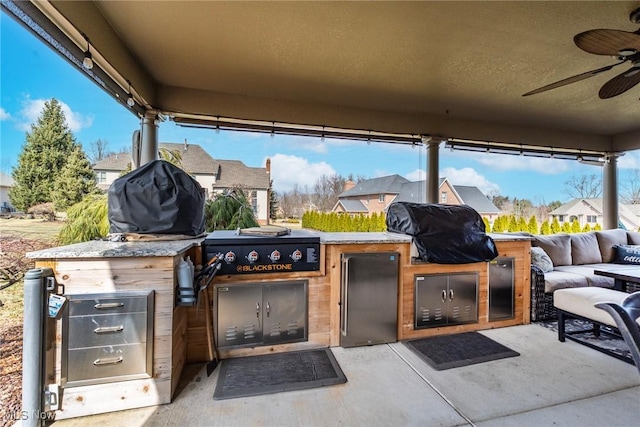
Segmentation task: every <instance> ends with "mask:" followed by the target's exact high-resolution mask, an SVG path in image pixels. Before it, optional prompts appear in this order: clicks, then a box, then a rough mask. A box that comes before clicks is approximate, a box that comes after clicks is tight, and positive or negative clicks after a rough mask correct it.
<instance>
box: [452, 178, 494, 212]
mask: <svg viewBox="0 0 640 427" xmlns="http://www.w3.org/2000/svg"><path fill="white" fill-rule="evenodd" d="M453 188H454V189H455V190H456V192H457V193H458V195H459V196H460V198H461V199H462V200H463V201H464V203H465V204H466V205H469V206H471V207H472V208H474V209H475V210H477V211H478V212H482V213H496V214H497V213H500V209H498V208H497V207H496V205H494V204H493V203H492V202H491V200H489V198H488V197H487V196H485V195H484V194H483V193H482V191H480V189H479V188H478V187H472V186H470V185H454V186H453Z"/></svg>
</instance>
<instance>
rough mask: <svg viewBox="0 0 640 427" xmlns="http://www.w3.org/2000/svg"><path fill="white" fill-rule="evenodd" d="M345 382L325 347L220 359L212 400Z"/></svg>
mask: <svg viewBox="0 0 640 427" xmlns="http://www.w3.org/2000/svg"><path fill="white" fill-rule="evenodd" d="M346 382H347V378H346V377H345V376H344V373H343V372H342V369H341V368H340V365H338V362H337V361H336V359H335V357H334V356H333V353H332V352H331V350H329V349H328V348H325V349H320V350H305V351H294V352H287V353H278V354H268V355H264V356H251V357H240V358H237V359H224V360H223V361H222V362H221V363H220V374H219V376H218V384H217V385H216V390H215V392H214V393H213V398H214V399H215V400H222V399H232V398H236V397H246V396H257V395H261V394H270V393H279V392H282V391H290V390H303V389H307V388H314V387H323V386H329V385H335V384H343V383H346Z"/></svg>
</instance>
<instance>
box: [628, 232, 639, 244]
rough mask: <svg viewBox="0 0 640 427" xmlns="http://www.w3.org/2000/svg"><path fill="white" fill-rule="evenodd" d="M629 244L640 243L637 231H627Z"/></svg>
mask: <svg viewBox="0 0 640 427" xmlns="http://www.w3.org/2000/svg"><path fill="white" fill-rule="evenodd" d="M627 237H628V238H629V244H630V245H640V233H638V232H637V231H627Z"/></svg>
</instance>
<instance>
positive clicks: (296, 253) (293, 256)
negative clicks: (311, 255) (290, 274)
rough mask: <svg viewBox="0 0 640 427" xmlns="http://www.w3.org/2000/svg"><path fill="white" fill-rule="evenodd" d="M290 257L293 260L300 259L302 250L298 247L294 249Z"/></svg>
mask: <svg viewBox="0 0 640 427" xmlns="http://www.w3.org/2000/svg"><path fill="white" fill-rule="evenodd" d="M291 259H292V260H294V261H300V260H301V259H302V252H301V251H300V249H296V250H295V251H293V253H292V254H291Z"/></svg>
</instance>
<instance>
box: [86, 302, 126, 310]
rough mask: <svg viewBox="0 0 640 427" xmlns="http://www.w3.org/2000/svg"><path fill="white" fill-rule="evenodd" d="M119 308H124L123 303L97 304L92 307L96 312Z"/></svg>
mask: <svg viewBox="0 0 640 427" xmlns="http://www.w3.org/2000/svg"><path fill="white" fill-rule="evenodd" d="M120 307H124V303H123V302H105V303H98V304H96V305H94V306H93V308H95V309H96V310H108V309H110V308H120Z"/></svg>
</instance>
